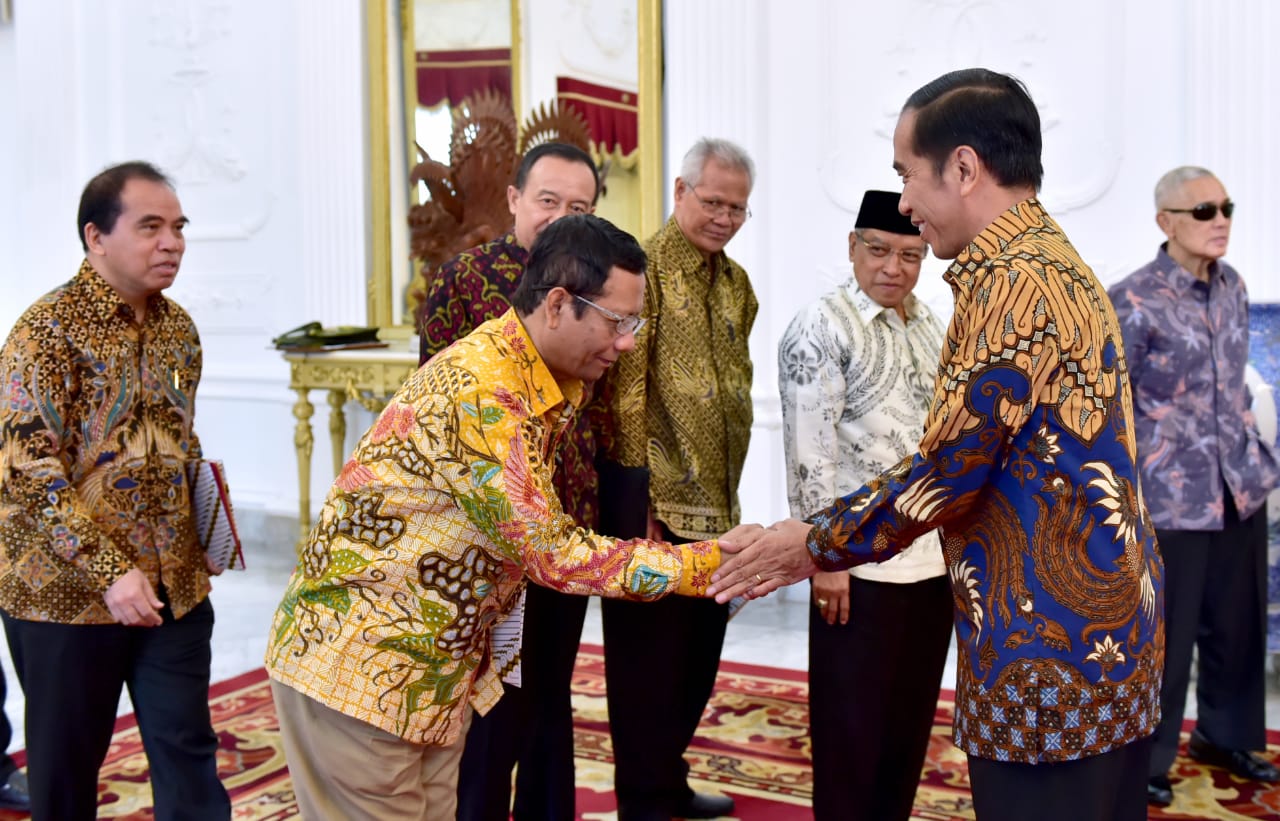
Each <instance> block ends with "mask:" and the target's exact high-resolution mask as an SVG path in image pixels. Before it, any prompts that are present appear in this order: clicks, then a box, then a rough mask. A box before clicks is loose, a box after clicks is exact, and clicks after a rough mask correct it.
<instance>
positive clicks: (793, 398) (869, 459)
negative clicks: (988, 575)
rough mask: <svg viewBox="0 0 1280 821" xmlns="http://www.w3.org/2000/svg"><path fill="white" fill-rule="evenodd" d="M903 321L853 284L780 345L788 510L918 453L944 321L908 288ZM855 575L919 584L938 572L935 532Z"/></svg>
mask: <svg viewBox="0 0 1280 821" xmlns="http://www.w3.org/2000/svg"><path fill="white" fill-rule="evenodd" d="M902 305H903V310H904V311H905V312H906V320H905V321H904V320H903V319H902V318H901V317H900V316H899V315H898V312H897V311H896V310H895V309H893V308H885V307H884V306H882V305H879V304H877V303H876V302H875V300H873V299H872V298H871V297H869V296H867V294H866V293H864V292H863V291H861V290H860V289H859V288H858V284H857V282H856V281H855V280H852V279H851V280H849V281H848V282H847V283H845V284H844V285H842V286H841V287H839V288H837V289H836V290H834V291H831V292H830V293H827V294H824V295H823V296H822V297H821V298H820V299H817V300H815V301H814V302H812V303H810V304H809V305H807V306H805V307H804V308H803V309H801V310H800V312H799V313H797V314H796V316H795V318H794V319H793V320H792V321H791V324H790V325H789V326H787V330H786V333H784V334H783V335H782V341H781V342H779V343H778V392H779V394H780V396H781V398H782V441H783V445H784V446H785V447H784V451H785V453H786V460H787V499H788V501H789V502H790V504H791V515H793V516H800V517H806V516H812V515H813V514H815V513H817V512H819V511H821V510H822V509H824V508H826V507H827V506H829V505H830V504H831V502H832V501H833V500H835V499H837V498H839V497H841V496H843V495H844V494H846V493H849V492H850V491H853V490H856V489H857V488H859V487H860V486H862V484H864V483H865V482H867V481H870V480H871V479H874V478H875V477H876V476H877V475H879V473H880V471H882V470H884V469H885V468H886V467H889V466H890V465H893V464H896V463H897V462H898V461H899V460H901V459H902V458H903V457H904V456H906V455H907V454H908V453H911V452H913V451H914V450H915V449H916V445H917V444H918V443H919V441H920V434H921V433H922V432H923V430H924V417H925V414H926V413H927V412H928V409H929V405H930V403H931V401H932V399H933V379H934V375H935V374H936V373H937V369H938V352H939V351H940V350H941V349H942V336H943V328H942V323H940V322H939V321H938V318H937V317H936V316H934V315H933V312H932V311H930V310H929V308H928V307H927V306H925V304H924V303H922V302H921V301H920V300H918V299H916V298H915V296H914V295H911V294H908V295H907V298H906V299H904V300H903V303H902ZM852 572H853V574H854V575H855V576H859V577H861V578H866V579H871V580H873V581H893V582H915V581H920V580H922V579H928V578H933V577H935V576H940V575H942V572H943V566H942V551H941V549H940V546H939V543H938V537H937V535H936V534H934V533H927V534H925V535H923V536H921V537H920V538H919V539H917V540H916V541H915V543H914V544H912V545H911V546H910V547H908V548H907V549H906V550H904V551H902V552H901V553H899V554H898V555H897V556H894V557H893V558H892V559H890V560H889V561H888V562H886V563H884V564H883V565H881V564H867V565H863V566H861V567H856V568H854V569H853V571H852Z"/></svg>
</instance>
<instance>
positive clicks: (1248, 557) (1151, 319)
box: [1111, 166, 1280, 805]
mask: <svg viewBox="0 0 1280 821" xmlns="http://www.w3.org/2000/svg"><path fill="white" fill-rule="evenodd" d="M1155 205H1156V224H1157V225H1159V226H1160V230H1161V231H1163V232H1164V234H1165V236H1166V237H1167V241H1166V242H1165V243H1164V244H1163V245H1161V246H1160V249H1159V251H1157V252H1156V258H1155V259H1154V260H1152V261H1151V262H1149V263H1147V264H1146V265H1144V266H1143V267H1141V268H1139V269H1138V270H1137V271H1134V272H1133V273H1132V274H1130V275H1129V276H1128V277H1126V278H1125V279H1123V280H1121V281H1120V282H1118V283H1116V284H1115V285H1114V286H1112V288H1111V299H1112V301H1113V302H1114V303H1115V307H1116V314H1117V315H1118V316H1119V318H1120V322H1121V324H1122V326H1123V329H1124V345H1125V351H1126V354H1127V359H1128V361H1129V381H1130V383H1131V384H1132V386H1133V409H1134V423H1135V436H1136V438H1137V442H1138V458H1139V465H1140V466H1141V468H1142V490H1143V494H1144V496H1145V498H1146V502H1147V510H1148V511H1149V512H1150V514H1151V521H1152V522H1153V523H1154V524H1155V527H1156V534H1157V538H1158V540H1159V542H1160V549H1161V552H1162V553H1163V554H1164V565H1165V571H1166V573H1167V574H1168V576H1167V578H1168V583H1167V586H1166V588H1165V590H1166V592H1165V611H1166V622H1165V625H1166V627H1165V671H1164V683H1163V688H1162V690H1161V696H1160V706H1161V719H1160V726H1159V729H1158V730H1157V731H1156V736H1155V745H1154V747H1153V750H1152V755H1151V768H1150V781H1149V783H1148V788H1147V797H1148V800H1149V801H1150V802H1151V803H1153V804H1158V805H1166V804H1169V803H1170V802H1172V801H1173V786H1172V782H1171V781H1170V780H1169V769H1170V768H1171V767H1172V766H1173V761H1174V758H1175V757H1176V756H1177V752H1178V733H1179V731H1180V730H1181V729H1182V719H1183V714H1184V711H1185V708H1186V700H1187V688H1188V684H1189V680H1190V674H1191V658H1192V648H1193V647H1197V648H1198V649H1199V654H1198V657H1199V666H1198V673H1197V676H1196V702H1197V710H1196V728H1195V730H1194V731H1193V732H1192V734H1191V742H1190V752H1191V757H1192V758H1195V759H1198V760H1201V761H1205V762H1207V763H1210V764H1214V765H1217V766H1222V767H1225V768H1227V769H1229V770H1231V772H1233V773H1235V774H1236V775H1237V776H1239V777H1241V778H1246V779H1250V780H1253V781H1280V771H1278V770H1277V769H1276V767H1275V765H1273V764H1272V763H1271V762H1269V761H1267V760H1265V759H1263V758H1261V757H1259V756H1257V755H1255V754H1253V753H1251V752H1249V751H1250V750H1261V749H1265V748H1266V732H1265V727H1266V716H1265V698H1266V687H1265V671H1264V667H1265V663H1266V611H1267V595H1266V589H1267V577H1266V556H1267V507H1266V500H1267V494H1268V493H1270V491H1271V489H1272V488H1274V487H1276V485H1277V483H1280V464H1278V461H1277V456H1276V452H1275V451H1274V450H1273V448H1272V446H1271V443H1269V442H1264V441H1263V440H1262V438H1261V436H1260V434H1259V432H1258V425H1257V422H1256V420H1255V419H1254V417H1253V414H1252V412H1251V411H1250V410H1249V404H1250V398H1249V390H1248V388H1247V387H1245V376H1244V369H1245V365H1246V364H1247V362H1248V360H1249V298H1248V295H1247V293H1246V292H1245V284H1244V280H1243V279H1242V278H1241V277H1240V274H1239V273H1237V272H1236V270H1235V269H1234V268H1232V267H1231V266H1230V265H1228V264H1226V263H1225V262H1223V261H1222V257H1223V255H1224V254H1226V252H1227V242H1228V240H1229V239H1230V236H1231V217H1232V215H1233V214H1234V212H1235V205H1234V203H1232V202H1231V200H1230V199H1228V198H1227V192H1226V189H1225V188H1224V187H1223V185H1222V183H1221V182H1220V181H1219V180H1218V178H1217V177H1215V176H1214V175H1213V174H1212V173H1210V172H1209V171H1207V170H1205V169H1203V168H1196V167H1193V166H1183V167H1181V168H1175V169H1174V170H1172V171H1170V172H1169V173H1167V174H1165V175H1164V176H1163V177H1161V179H1160V181H1159V183H1157V184H1156V191H1155Z"/></svg>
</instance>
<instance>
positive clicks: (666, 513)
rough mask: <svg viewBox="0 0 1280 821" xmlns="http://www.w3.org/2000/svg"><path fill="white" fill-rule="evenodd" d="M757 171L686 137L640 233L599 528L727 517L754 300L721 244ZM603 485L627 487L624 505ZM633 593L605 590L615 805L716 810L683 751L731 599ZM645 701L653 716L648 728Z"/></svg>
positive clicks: (652, 814)
mask: <svg viewBox="0 0 1280 821" xmlns="http://www.w3.org/2000/svg"><path fill="white" fill-rule="evenodd" d="M754 176H755V169H754V166H753V164H752V162H751V158H750V157H748V156H747V154H746V152H745V151H743V150H742V149H741V148H739V147H738V146H736V145H734V144H733V143H731V142H728V141H726V140H715V139H702V140H700V141H698V143H697V144H696V145H694V147H693V148H692V149H691V150H690V151H689V153H688V154H686V155H685V158H684V164H683V166H682V168H681V175H680V176H679V177H678V178H676V183H675V210H674V213H673V215H672V217H671V219H670V220H668V221H667V224H666V225H665V226H664V227H663V228H662V230H660V231H659V232H658V233H657V234H655V235H654V236H653V237H651V238H650V239H649V240H648V242H646V243H645V252H646V253H647V254H648V256H649V284H648V287H647V288H646V289H645V314H646V316H649V317H651V318H652V322H651V323H650V326H649V328H647V329H646V331H645V332H644V333H642V334H641V335H640V336H639V337H638V338H637V340H636V348H635V350H633V351H630V352H628V353H626V354H624V355H623V356H621V357H620V358H619V360H618V363H617V365H616V366H615V368H614V370H613V371H611V372H610V374H609V377H608V379H609V384H608V386H607V388H606V401H607V402H608V408H609V411H610V419H608V420H605V421H604V422H603V423H602V424H603V425H604V427H605V432H604V434H603V436H602V438H603V440H604V441H603V443H602V444H603V447H604V448H605V452H606V453H607V455H608V459H609V462H608V463H607V464H605V465H602V473H601V494H600V498H601V500H602V505H601V507H602V510H601V519H602V527H603V529H604V530H605V531H606V532H615V531H616V532H617V533H619V534H620V535H624V536H634V537H644V536H647V537H648V538H654V539H664V540H667V541H674V542H685V541H689V540H690V539H704V538H712V537H714V536H717V535H719V534H720V533H723V532H724V531H726V530H729V529H731V528H733V527H734V526H735V525H737V524H738V521H739V519H740V511H739V508H738V481H739V479H740V477H741V475H742V465H743V462H744V461H745V459H746V455H747V442H748V439H749V437H750V434H751V418H752V411H751V358H750V353H749V351H748V348H747V336H748V335H749V334H750V332H751V325H752V323H753V322H754V321H755V317H756V309H757V304H756V298H755V294H754V293H753V291H752V289H751V283H750V281H749V280H748V279H747V273H746V271H744V270H743V269H742V266H740V265H738V264H737V263H736V262H734V261H733V260H731V259H729V257H728V256H726V255H725V253H724V247H725V245H726V244H727V243H728V242H729V240H730V239H732V238H733V236H734V235H735V234H737V232H738V229H740V228H741V227H742V225H743V223H745V222H746V220H747V218H748V217H749V216H750V211H748V210H747V199H748V197H749V196H750V194H751V187H752V183H753V181H754ZM611 483H613V490H614V491H615V492H611V490H610V484H611ZM606 499H611V500H618V499H636V500H640V501H639V504H636V505H634V506H633V509H630V510H627V509H625V508H623V507H620V506H619V505H618V504H617V502H616V501H615V502H612V503H604V502H603V500H606ZM624 504H625V503H624ZM677 599H679V600H678V601H677ZM633 604H634V603H631V602H621V601H608V602H604V641H605V659H606V671H607V677H608V696H609V723H610V727H611V729H612V732H613V749H614V756H615V760H616V762H617V763H616V767H615V779H614V783H615V789H616V791H617V797H618V814H619V819H620V821H631V820H632V819H650V818H653V819H664V818H670V817H672V816H677V817H681V818H713V817H716V816H720V815H725V814H728V813H730V812H732V810H733V801H732V800H731V799H729V798H727V797H724V796H711V795H699V794H696V793H694V792H693V790H692V789H690V788H689V786H688V784H687V781H686V776H687V775H688V765H687V764H686V763H685V761H684V751H685V748H686V747H687V746H688V744H689V741H690V740H691V739H692V738H693V734H694V730H695V729H696V728H697V725H698V720H699V719H700V717H701V715H702V711H703V709H704V708H705V707H706V703H707V699H708V698H709V697H710V695H711V689H712V687H713V685H714V684H715V675H716V669H717V667H718V666H719V662H720V649H721V645H722V644H723V643H724V631H725V625H726V623H727V621H728V609H727V607H726V606H724V605H718V604H716V603H715V602H712V601H709V600H699V599H692V598H685V597H671V598H668V599H666V600H664V601H662V602H658V603H656V605H654V604H647V605H644V606H643V610H641V609H640V607H637V606H633ZM655 635H661V636H663V637H664V638H663V644H664V652H665V655H666V658H667V662H668V663H664V664H662V665H656V666H655V665H654V664H652V662H651V656H650V653H649V652H648V649H647V648H648V647H649V646H650V645H651V643H652V641H653V637H654V636H655ZM637 704H644V705H646V709H644V710H637V709H636V705H637ZM654 715H660V716H663V717H664V720H663V721H662V722H660V723H661V724H662V725H663V726H662V727H661V728H655V726H654V724H655V722H654V721H653V720H652V718H651V717H652V716H654ZM667 717H670V719H668V718H667Z"/></svg>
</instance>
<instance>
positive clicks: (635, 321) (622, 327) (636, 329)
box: [573, 294, 649, 336]
mask: <svg viewBox="0 0 1280 821" xmlns="http://www.w3.org/2000/svg"><path fill="white" fill-rule="evenodd" d="M573 298H574V299H576V300H578V301H579V302H585V303H586V304H588V305H590V306H591V307H592V308H595V309H596V310H597V311H599V312H600V313H602V314H604V315H605V316H606V317H608V318H609V319H612V320H613V321H614V322H616V323H617V331H618V336H626V335H627V334H638V333H640V329H641V328H643V327H644V325H645V323H646V322H648V321H649V317H647V316H636V315H634V314H632V315H630V316H623V315H622V314H615V313H614V312H613V311H611V310H609V309H608V308H606V307H604V306H603V305H597V304H595V303H594V302H592V301H591V300H589V299H587V298H586V297H585V296H578V295H577V294H573Z"/></svg>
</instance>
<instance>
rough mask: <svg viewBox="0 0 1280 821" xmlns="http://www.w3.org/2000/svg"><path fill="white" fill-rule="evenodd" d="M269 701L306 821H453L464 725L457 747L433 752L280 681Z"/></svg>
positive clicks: (272, 689)
mask: <svg viewBox="0 0 1280 821" xmlns="http://www.w3.org/2000/svg"><path fill="white" fill-rule="evenodd" d="M271 695H272V697H273V698H274V699H275V703H276V715H277V716H278V717H279V719H280V736H281V738H282V740H283V741H284V751H285V757H286V758H287V759H288V763H289V775H290V777H291V779H292V781H293V792H294V795H295V796H296V797H297V799H298V810H299V812H300V813H301V816H302V818H304V819H313V820H314V821H337V820H338V819H343V821H362V819H368V820H369V821H398V819H404V821H453V819H454V817H455V816H456V814H457V807H458V762H459V761H460V760H461V759H462V746H463V739H465V738H466V733H467V728H466V726H465V725H464V726H463V728H462V736H461V737H460V738H459V740H458V741H457V742H456V743H454V744H452V745H450V746H448V747H431V746H426V745H422V744H413V743H411V742H408V741H405V740H404V739H402V738H400V737H399V736H396V735H392V734H391V733H388V732H386V731H385V730H380V729H378V728H377V727H374V726H373V725H372V724H368V723H366V722H363V721H360V720H359V719H356V718H352V717H351V716H348V715H345V714H343V713H340V712H338V711H337V710H333V709H331V708H329V707H326V706H325V705H323V704H321V703H320V702H318V701H316V700H315V699H313V698H310V697H308V696H305V695H303V694H302V693H299V692H298V691H297V690H294V689H293V688H291V687H286V686H284V685H282V684H280V683H278V682H275V681H272V682H271ZM470 723H471V714H470V710H469V709H468V712H467V721H466V724H470Z"/></svg>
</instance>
